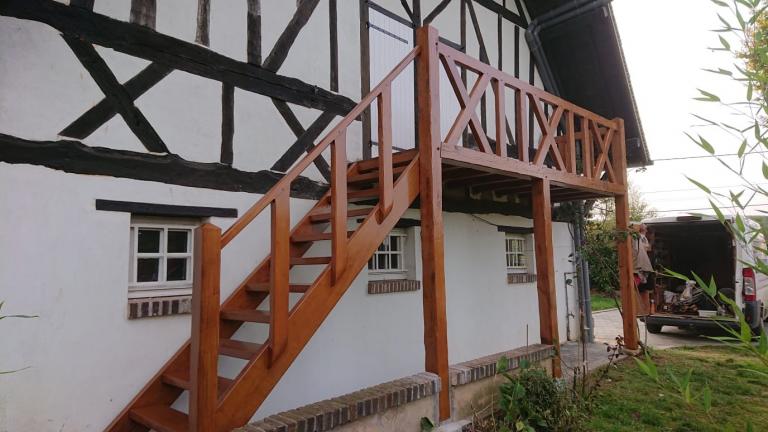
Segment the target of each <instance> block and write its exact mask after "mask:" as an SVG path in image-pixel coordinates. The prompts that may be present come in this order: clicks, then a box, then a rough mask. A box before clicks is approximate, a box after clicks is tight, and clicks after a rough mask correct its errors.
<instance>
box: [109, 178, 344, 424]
mask: <svg viewBox="0 0 768 432" xmlns="http://www.w3.org/2000/svg"><path fill="white" fill-rule="evenodd" d="M330 196H331V195H330V191H329V192H327V193H326V194H325V195H324V196H323V197H321V198H320V199H319V200H318V201H317V203H316V204H315V205H314V206H313V207H312V209H311V210H310V211H309V212H307V214H306V215H305V216H304V217H303V218H302V219H301V220H300V221H299V222H298V223H297V224H296V226H295V227H294V228H293V230H291V235H293V234H296V233H298V232H307V231H311V232H323V231H324V230H325V229H326V228H327V227H328V224H311V223H309V222H310V220H309V218H310V216H311V215H312V213H313V212H314V211H315V210H316V209H318V208H321V207H324V206H327V205H329V203H330ZM311 246H312V244H311V243H310V244H303V245H299V244H291V252H290V253H291V257H301V256H303V255H304V254H305V253H306V252H307V250H309V249H310V247H311ZM269 262H270V255H267V256H266V257H265V258H264V259H263V260H262V261H261V262H260V263H259V264H258V265H257V266H256V268H255V269H254V270H253V271H252V272H251V273H250V274H249V275H248V276H247V277H246V278H245V279H244V280H243V282H242V283H240V285H238V287H237V288H236V289H235V290H234V291H233V292H232V294H230V296H229V297H228V298H227V299H226V300H225V301H224V302H223V304H222V309H224V308H225V307H229V308H242V309H257V308H258V307H259V306H260V305H261V304H262V303H263V302H264V300H266V299H267V298H268V296H269V295H268V294H267V293H263V294H262V293H249V292H247V287H248V285H250V284H252V283H259V282H266V281H268V280H269ZM242 324H243V323H242V322H235V321H225V320H222V321H221V323H220V338H222V339H227V338H230V337H232V335H234V334H235V332H236V331H237V330H238V329H239V328H240V326H241V325H242ZM264 345H265V346H266V344H264ZM189 365H190V341H189V340H187V341H186V342H184V344H183V345H182V346H181V347H180V348H179V349H178V351H176V353H175V354H174V355H173V356H172V357H171V358H170V359H169V360H168V361H166V362H165V364H163V366H162V367H161V368H160V370H159V371H158V372H157V373H156V374H155V375H154V376H153V377H152V378H151V379H150V380H149V382H148V383H147V384H146V385H145V386H144V387H143V388H142V389H141V390H140V391H139V393H138V394H137V395H136V396H135V397H134V398H133V399H131V401H130V402H129V403H128V404H127V405H126V406H125V408H124V409H123V410H122V411H121V412H120V414H118V416H117V417H116V418H115V420H113V421H112V423H111V424H110V425H109V426H107V427H106V428H105V429H104V430H105V431H108V432H146V431H148V430H149V428H147V427H145V426H143V425H141V424H138V423H136V422H134V421H133V420H131V417H130V411H131V410H133V409H136V408H142V407H146V406H152V405H168V406H170V405H172V404H173V403H174V402H175V401H176V399H178V398H179V396H181V394H182V393H183V390H181V389H179V388H177V387H174V386H169V385H167V384H165V383H163V375H164V374H165V373H167V372H169V371H176V370H188V369H189Z"/></svg>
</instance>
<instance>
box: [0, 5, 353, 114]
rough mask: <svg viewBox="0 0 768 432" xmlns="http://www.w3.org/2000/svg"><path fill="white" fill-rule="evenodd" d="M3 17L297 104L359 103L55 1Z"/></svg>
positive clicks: (344, 107) (10, 10)
mask: <svg viewBox="0 0 768 432" xmlns="http://www.w3.org/2000/svg"><path fill="white" fill-rule="evenodd" d="M0 15H4V16H9V17H14V18H20V19H27V20H32V21H38V22H41V23H44V24H47V25H49V26H51V27H53V28H55V29H56V30H58V31H60V32H61V33H63V34H65V35H68V36H72V37H76V38H80V39H83V40H86V41H88V42H90V43H93V44H96V45H100V46H103V47H106V48H112V49H114V50H116V51H119V52H122V53H124V54H128V55H130V56H134V57H139V58H143V59H145V60H149V61H151V62H157V63H159V64H163V65H166V66H169V67H172V68H174V69H178V70H183V71H185V72H188V73H191V74H193V75H198V76H201V77H205V78H208V79H212V80H216V81H220V82H223V83H228V84H231V85H233V86H235V87H238V88H241V89H243V90H247V91H250V92H254V93H258V94H262V95H265V96H269V97H271V98H275V99H279V100H283V101H285V102H290V103H293V104H297V105H301V106H305V107H308V108H315V109H319V110H323V111H331V112H333V113H335V114H340V115H345V114H347V113H348V112H349V111H351V110H352V108H354V106H355V102H354V101H352V100H351V99H349V98H347V97H344V96H341V95H337V94H334V93H332V92H330V91H328V90H325V89H322V88H320V87H317V86H313V85H310V84H307V83H305V82H303V81H301V80H299V79H296V78H291V77H287V76H283V75H278V74H276V73H274V72H270V71H268V70H265V69H263V68H261V67H259V66H256V65H253V64H249V63H245V62H240V61H237V60H234V59H232V58H230V57H227V56H224V55H221V54H218V53H216V52H214V51H211V50H209V49H208V48H206V47H203V46H200V45H197V44H194V43H190V42H186V41H183V40H180V39H176V38H174V37H171V36H168V35H164V34H162V33H158V32H155V31H154V30H152V29H149V28H147V27H144V26H141V25H137V24H132V23H128V22H124V21H120V20H116V19H113V18H110V17H107V16H104V15H100V14H97V13H94V12H91V11H88V10H87V9H83V8H80V7H70V6H66V5H63V4H61V3H58V2H56V1H53V0H3V1H1V2H0Z"/></svg>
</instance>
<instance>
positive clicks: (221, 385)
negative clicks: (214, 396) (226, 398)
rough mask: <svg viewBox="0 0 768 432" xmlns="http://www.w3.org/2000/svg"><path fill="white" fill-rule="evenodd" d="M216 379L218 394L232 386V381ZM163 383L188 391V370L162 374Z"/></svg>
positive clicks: (221, 378) (222, 378)
mask: <svg viewBox="0 0 768 432" xmlns="http://www.w3.org/2000/svg"><path fill="white" fill-rule="evenodd" d="M218 378H219V379H218V384H217V386H216V388H217V389H218V392H219V394H221V393H224V391H225V390H226V389H227V388H229V386H230V385H232V380H231V379H229V378H224V377H218ZM163 382H164V383H166V384H170V385H172V386H174V387H178V388H180V389H183V390H189V388H190V379H189V370H170V371H167V372H165V373H164V374H163Z"/></svg>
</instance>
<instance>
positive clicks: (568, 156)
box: [563, 110, 577, 174]
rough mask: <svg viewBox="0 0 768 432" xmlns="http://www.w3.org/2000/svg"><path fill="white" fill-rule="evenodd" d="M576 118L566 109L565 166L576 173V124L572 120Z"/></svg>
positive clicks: (570, 171) (572, 172)
mask: <svg viewBox="0 0 768 432" xmlns="http://www.w3.org/2000/svg"><path fill="white" fill-rule="evenodd" d="M575 121H576V118H575V116H574V114H573V111H571V110H568V114H567V118H566V120H565V123H566V125H565V128H566V129H565V139H566V141H565V154H564V155H563V158H564V159H565V166H566V168H567V170H568V172H569V173H571V174H577V173H576V125H575V124H574V122H575Z"/></svg>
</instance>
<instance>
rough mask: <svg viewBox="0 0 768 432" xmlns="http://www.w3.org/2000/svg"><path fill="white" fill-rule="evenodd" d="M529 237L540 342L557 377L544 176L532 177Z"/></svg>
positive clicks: (557, 345) (551, 249)
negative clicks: (548, 347)
mask: <svg viewBox="0 0 768 432" xmlns="http://www.w3.org/2000/svg"><path fill="white" fill-rule="evenodd" d="M532 192H533V195H532V197H531V201H532V202H531V204H532V206H533V239H534V249H535V252H536V287H537V291H538V297H539V332H540V335H541V343H543V344H547V345H552V346H554V347H555V358H554V359H553V360H552V374H553V375H554V376H556V377H559V376H560V374H561V372H560V337H559V335H558V328H557V298H556V297H557V292H556V290H555V263H554V256H555V255H554V254H555V249H554V246H553V242H552V200H551V198H550V184H549V180H546V179H534V180H533V191H532Z"/></svg>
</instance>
